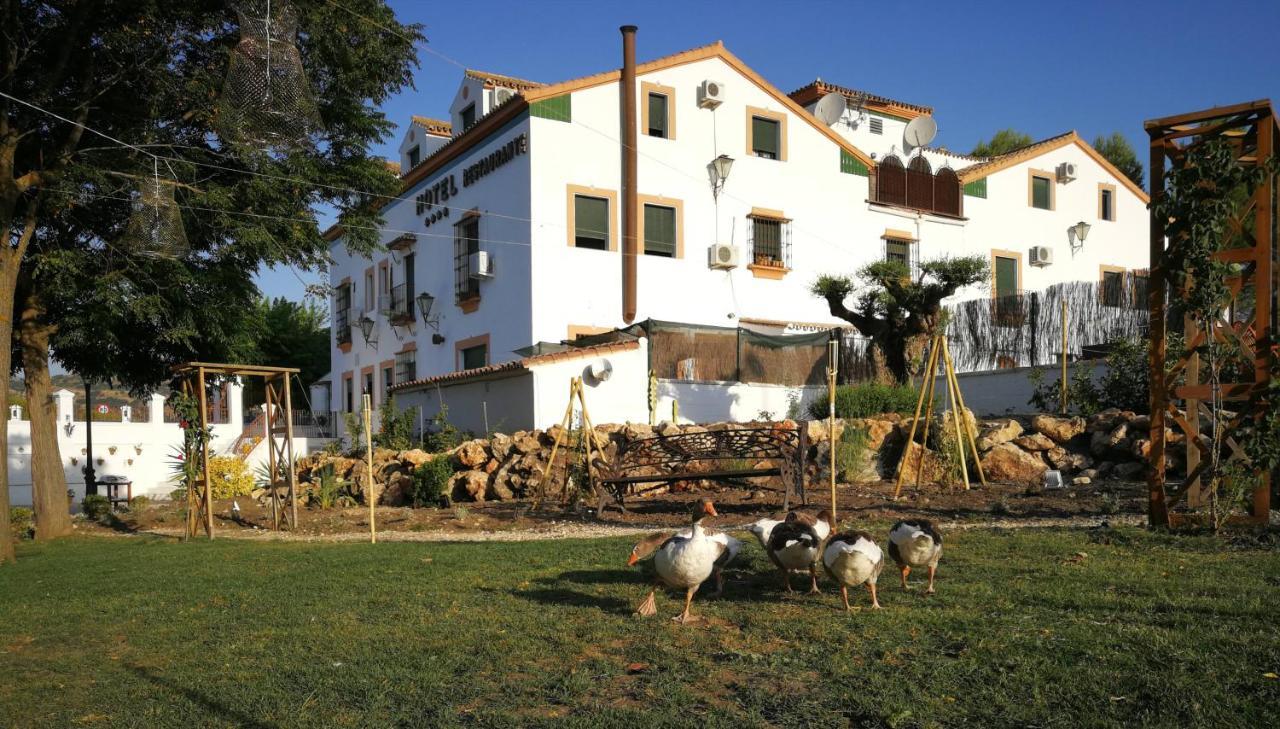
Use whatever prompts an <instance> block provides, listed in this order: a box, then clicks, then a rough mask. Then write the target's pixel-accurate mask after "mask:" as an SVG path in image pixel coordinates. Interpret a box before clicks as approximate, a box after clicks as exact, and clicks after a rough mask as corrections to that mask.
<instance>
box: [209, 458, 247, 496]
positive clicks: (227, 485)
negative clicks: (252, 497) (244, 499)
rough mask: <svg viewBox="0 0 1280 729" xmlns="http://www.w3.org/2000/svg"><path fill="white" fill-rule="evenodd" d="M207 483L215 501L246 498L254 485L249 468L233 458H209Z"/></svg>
mask: <svg viewBox="0 0 1280 729" xmlns="http://www.w3.org/2000/svg"><path fill="white" fill-rule="evenodd" d="M209 481H210V486H211V487H212V489H213V498H215V499H229V498H232V497H233V496H248V495H249V494H251V493H253V488H254V485H255V482H254V478H253V473H251V472H250V471H249V466H248V465H246V464H245V462H244V461H242V460H240V459H239V458H236V457H235V456H210V457H209Z"/></svg>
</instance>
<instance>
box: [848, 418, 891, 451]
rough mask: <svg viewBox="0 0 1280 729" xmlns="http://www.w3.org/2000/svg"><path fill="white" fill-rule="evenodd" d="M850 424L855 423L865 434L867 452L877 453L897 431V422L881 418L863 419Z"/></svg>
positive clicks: (852, 421)
mask: <svg viewBox="0 0 1280 729" xmlns="http://www.w3.org/2000/svg"><path fill="white" fill-rule="evenodd" d="M849 422H850V423H857V425H858V427H860V428H862V429H863V430H864V431H866V433H867V450H869V451H879V450H880V449H881V448H883V447H884V445H885V441H887V440H889V437H890V436H891V435H893V434H894V433H895V432H897V430H898V424H897V422H895V421H893V420H885V419H883V418H865V419H862V420H851V421H849Z"/></svg>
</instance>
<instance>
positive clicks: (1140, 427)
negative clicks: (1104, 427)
mask: <svg viewBox="0 0 1280 729" xmlns="http://www.w3.org/2000/svg"><path fill="white" fill-rule="evenodd" d="M1129 429H1130V430H1137V431H1142V432H1146V431H1149V430H1151V416H1150V415H1135V416H1133V418H1132V419H1131V420H1130V421H1129Z"/></svg>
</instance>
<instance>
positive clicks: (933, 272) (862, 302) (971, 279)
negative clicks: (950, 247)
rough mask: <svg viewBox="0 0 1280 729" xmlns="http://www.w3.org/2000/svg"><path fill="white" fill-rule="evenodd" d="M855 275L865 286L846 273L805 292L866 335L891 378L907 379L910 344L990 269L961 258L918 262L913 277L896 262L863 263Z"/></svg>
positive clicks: (934, 326)
mask: <svg viewBox="0 0 1280 729" xmlns="http://www.w3.org/2000/svg"><path fill="white" fill-rule="evenodd" d="M858 278H859V279H861V280H862V282H863V284H864V285H862V286H859V285H858V283H857V282H856V281H855V280H854V279H853V278H852V277H849V276H830V275H823V276H819V277H818V279H817V280H816V281H814V282H813V285H812V286H811V288H810V290H811V292H812V293H813V295H814V296H818V297H821V298H823V299H826V301H827V306H828V307H830V309H831V314H832V316H838V317H840V318H841V319H844V320H845V321H847V322H849V323H850V324H852V325H853V326H854V327H855V328H856V329H857V330H858V331H859V332H860V333H861V334H862V335H864V336H866V337H868V338H869V339H870V340H871V343H872V346H874V347H875V348H876V349H877V350H879V352H880V354H881V355H882V356H883V357H884V362H885V367H886V368H887V369H888V370H889V373H890V374H891V375H892V376H893V378H894V379H895V380H897V381H898V382H906V381H907V379H908V377H909V376H910V371H909V359H910V356H909V351H910V349H911V348H912V344H913V342H914V341H917V340H919V339H920V338H922V337H926V336H928V335H930V334H932V333H934V332H935V331H936V329H937V327H938V325H939V324H940V323H941V322H940V318H941V315H942V302H943V301H944V300H945V299H947V298H948V297H950V296H952V295H954V294H955V293H956V292H957V291H959V290H960V289H962V288H964V287H966V286H972V285H974V284H977V283H981V282H983V281H987V280H989V279H990V271H989V267H988V265H987V261H986V259H984V258H982V257H981V256H966V257H962V258H940V259H936V260H932V261H926V262H924V263H921V264H920V265H919V272H918V274H917V275H916V276H915V277H914V278H913V277H912V275H911V271H910V269H909V268H908V267H907V266H906V264H904V263H902V262H901V261H876V262H875V263H871V264H868V265H866V266H863V267H862V269H860V270H859V271H858ZM854 295H856V296H857V303H855V304H854V306H853V308H852V309H851V308H849V307H848V306H846V305H845V301H846V300H848V299H849V297H850V296H854Z"/></svg>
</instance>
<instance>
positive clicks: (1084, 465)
mask: <svg viewBox="0 0 1280 729" xmlns="http://www.w3.org/2000/svg"><path fill="white" fill-rule="evenodd" d="M1044 458H1045V460H1046V461H1048V462H1049V465H1050V466H1051V467H1052V468H1054V469H1056V470H1059V471H1063V472H1066V473H1074V472H1077V471H1083V470H1085V469H1089V468H1092V467H1093V459H1092V458H1090V457H1089V456H1087V455H1085V454H1084V453H1077V452H1075V451H1069V450H1067V449H1066V448H1060V447H1055V448H1051V449H1049V450H1048V451H1045V453H1044Z"/></svg>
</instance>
